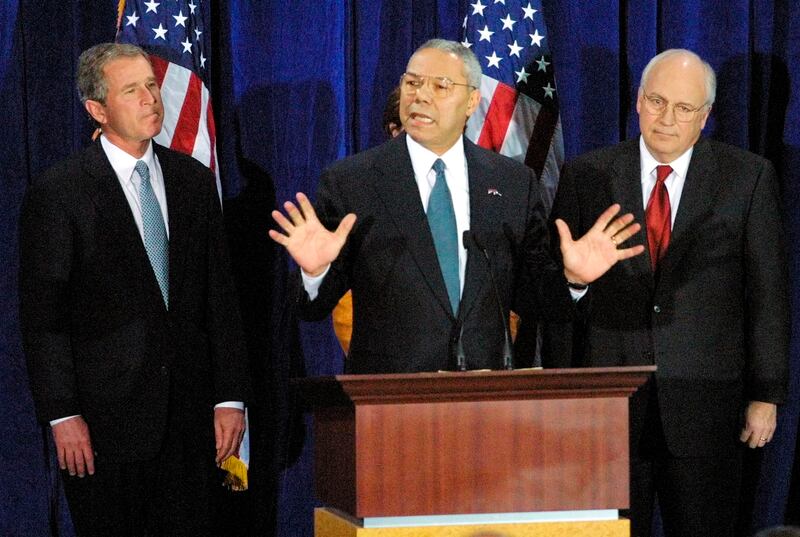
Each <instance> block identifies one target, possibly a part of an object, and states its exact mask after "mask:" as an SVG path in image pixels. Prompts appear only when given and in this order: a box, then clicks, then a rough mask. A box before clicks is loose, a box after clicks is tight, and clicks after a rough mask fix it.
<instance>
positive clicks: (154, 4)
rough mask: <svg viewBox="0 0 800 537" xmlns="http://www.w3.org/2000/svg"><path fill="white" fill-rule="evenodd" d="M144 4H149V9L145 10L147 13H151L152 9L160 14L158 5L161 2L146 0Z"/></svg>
mask: <svg viewBox="0 0 800 537" xmlns="http://www.w3.org/2000/svg"><path fill="white" fill-rule="evenodd" d="M144 5H146V6H147V11H145V13H150V12H151V11H152V12H153V13H156V14H158V6H160V5H161V4H160V3H158V2H156V1H155V0H150V1H149V2H145V3H144Z"/></svg>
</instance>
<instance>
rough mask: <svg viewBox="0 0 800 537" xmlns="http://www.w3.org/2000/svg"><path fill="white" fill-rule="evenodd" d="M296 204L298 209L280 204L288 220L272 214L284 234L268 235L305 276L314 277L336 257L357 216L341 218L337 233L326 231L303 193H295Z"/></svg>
mask: <svg viewBox="0 0 800 537" xmlns="http://www.w3.org/2000/svg"><path fill="white" fill-rule="evenodd" d="M297 203H298V205H299V208H298V206H296V205H295V204H294V203H292V202H291V201H287V202H286V203H284V204H283V208H284V209H285V210H286V214H287V215H288V216H289V218H286V216H284V215H283V214H282V213H281V212H280V211H272V218H273V219H274V220H275V222H277V224H278V225H279V226H280V227H281V229H283V233H281V232H279V231H276V230H273V229H271V230H270V231H269V236H270V237H271V238H272V240H274V241H275V242H277V243H278V244H281V245H283V246H284V247H285V248H286V250H287V251H288V252H289V255H291V256H292V259H294V260H295V262H296V263H297V264H298V265H299V266H300V268H302V269H303V271H304V272H305V273H306V274H308V275H309V276H317V275H319V274H321V273H322V272H323V271H324V270H325V267H327V266H328V265H330V264H331V263H332V262H333V260H334V259H336V258H337V257H338V256H339V252H341V251H342V247H343V246H344V243H345V241H346V240H347V236H348V235H349V234H350V231H351V230H352V229H353V225H354V224H355V222H356V215H354V214H352V213H351V214H348V215H347V216H345V217H344V218H342V221H341V222H340V223H339V226H338V227H337V228H336V231H328V230H327V229H326V228H325V226H323V225H322V223H321V222H320V221H319V219H318V218H317V213H316V212H315V211H314V207H313V206H312V205H311V202H310V201H308V198H307V197H306V195H305V194H303V193H302V192H298V193H297Z"/></svg>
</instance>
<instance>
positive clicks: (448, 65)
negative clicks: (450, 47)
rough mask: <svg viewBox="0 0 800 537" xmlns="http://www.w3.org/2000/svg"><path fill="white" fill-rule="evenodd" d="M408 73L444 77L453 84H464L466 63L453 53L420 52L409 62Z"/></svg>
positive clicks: (426, 50)
mask: <svg viewBox="0 0 800 537" xmlns="http://www.w3.org/2000/svg"><path fill="white" fill-rule="evenodd" d="M406 72H408V73H414V74H415V75H420V76H444V77H447V78H449V79H450V80H452V81H453V82H464V81H465V80H466V76H465V75H464V62H463V61H461V58H459V57H458V56H456V55H455V54H453V53H451V52H445V51H443V50H439V49H434V48H424V49H422V50H418V51H417V52H415V53H414V55H413V56H411V58H410V59H409V60H408V65H406Z"/></svg>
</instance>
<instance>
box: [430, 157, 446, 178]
mask: <svg viewBox="0 0 800 537" xmlns="http://www.w3.org/2000/svg"><path fill="white" fill-rule="evenodd" d="M433 171H435V172H436V175H439V174H440V173H444V161H443V160H442V159H440V158H437V159H436V162H434V163H433Z"/></svg>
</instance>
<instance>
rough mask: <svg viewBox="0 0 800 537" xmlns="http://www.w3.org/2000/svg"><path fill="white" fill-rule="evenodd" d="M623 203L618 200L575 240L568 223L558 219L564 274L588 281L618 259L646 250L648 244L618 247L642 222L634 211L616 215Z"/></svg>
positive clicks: (573, 279)
mask: <svg viewBox="0 0 800 537" xmlns="http://www.w3.org/2000/svg"><path fill="white" fill-rule="evenodd" d="M619 210H620V206H619V204H616V203H615V204H614V205H612V206H611V207H609V208H608V209H606V210H605V211H603V214H601V215H600V217H599V218H598V219H597V221H596V222H595V224H594V225H593V226H592V227H591V229H589V231H587V232H586V235H584V236H583V237H581V238H580V239H578V240H577V241H574V240H572V233H570V230H569V226H567V223H566V222H564V221H563V220H561V219H560V218H559V219H557V220H556V227H557V228H558V236H559V239H560V240H561V258H562V259H563V261H564V276H566V278H567V281H570V282H574V283H579V284H588V283H592V282H593V281H595V280H596V279H597V278H599V277H600V276H602V275H603V274H605V273H606V271H607V270H608V269H610V268H611V267H613V266H614V265H615V264H616V262H617V261H621V260H622V259H628V258H629V257H633V256H635V255H639V254H641V253H642V252H644V246H642V245H641V244H640V245H637V246H632V247H630V248H617V246H619V245H621V244H623V243H624V242H625V241H627V240H628V239H629V238H631V237H632V236H633V235H634V234H635V233H637V232H638V231H639V230H640V229H641V228H642V226H641V225H640V224H638V223H636V222H634V221H633V214H631V213H628V214H625V215H622V216H619V217H616V218H615V216H617V214H618V213H619Z"/></svg>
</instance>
